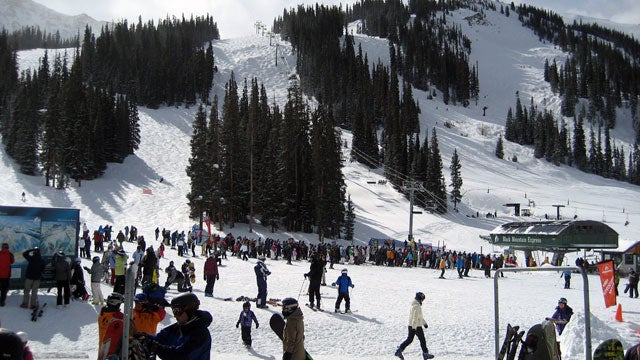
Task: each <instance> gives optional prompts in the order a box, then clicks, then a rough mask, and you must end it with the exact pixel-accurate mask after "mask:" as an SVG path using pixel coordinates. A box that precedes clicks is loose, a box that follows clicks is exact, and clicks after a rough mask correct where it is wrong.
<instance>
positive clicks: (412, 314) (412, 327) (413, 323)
mask: <svg viewBox="0 0 640 360" xmlns="http://www.w3.org/2000/svg"><path fill="white" fill-rule="evenodd" d="M425 298H426V296H425V295H424V293H422V292H417V293H416V296H415V298H414V300H413V302H411V310H410V311H409V335H407V339H406V340H405V341H403V342H402V344H400V346H398V349H397V350H396V352H395V354H394V355H395V356H397V357H399V358H400V359H404V356H402V352H403V351H404V349H405V348H406V347H407V346H409V344H411V342H413V338H414V337H415V336H416V335H417V336H418V340H420V347H421V348H422V358H423V359H424V360H426V359H431V358H433V355H431V354H429V349H428V348H427V341H426V340H425V338H424V330H422V328H423V327H424V328H425V329H426V328H428V327H429V325H427V322H426V321H425V320H424V317H423V316H422V302H423V301H424V299H425Z"/></svg>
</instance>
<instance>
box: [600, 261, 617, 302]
mask: <svg viewBox="0 0 640 360" xmlns="http://www.w3.org/2000/svg"><path fill="white" fill-rule="evenodd" d="M614 271H615V269H614V265H613V261H606V262H603V263H600V264H598V272H599V273H600V283H601V284H602V295H604V305H605V306H606V307H610V306H614V305H615V304H616V284H615V281H614V275H615V274H614Z"/></svg>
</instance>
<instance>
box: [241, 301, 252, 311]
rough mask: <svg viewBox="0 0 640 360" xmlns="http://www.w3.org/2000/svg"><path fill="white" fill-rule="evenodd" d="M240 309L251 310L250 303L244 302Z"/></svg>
mask: <svg viewBox="0 0 640 360" xmlns="http://www.w3.org/2000/svg"><path fill="white" fill-rule="evenodd" d="M242 307H243V308H246V307H248V308H249V309H251V303H250V302H248V301H245V302H244V304H242Z"/></svg>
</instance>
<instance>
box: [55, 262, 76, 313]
mask: <svg viewBox="0 0 640 360" xmlns="http://www.w3.org/2000/svg"><path fill="white" fill-rule="evenodd" d="M52 262H53V267H54V269H55V274H56V275H55V279H56V287H57V288H58V297H57V299H56V305H57V306H58V307H60V305H62V301H63V292H64V306H67V305H68V304H69V299H70V297H71V295H70V293H71V288H70V286H69V280H70V279H71V267H70V266H69V263H68V262H67V259H66V257H65V256H64V252H62V250H58V252H57V253H56V254H55V255H53V259H52Z"/></svg>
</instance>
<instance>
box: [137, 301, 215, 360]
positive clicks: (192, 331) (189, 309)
mask: <svg viewBox="0 0 640 360" xmlns="http://www.w3.org/2000/svg"><path fill="white" fill-rule="evenodd" d="M199 307H200V300H199V299H198V297H197V296H196V294H193V293H187V294H182V295H179V296H177V297H175V298H173V300H171V310H172V311H173V316H174V317H175V318H176V323H174V324H171V325H169V326H167V327H165V328H164V329H162V330H160V332H159V333H158V334H157V335H155V336H154V335H144V336H145V337H146V338H147V339H146V340H147V341H146V343H147V344H148V345H147V347H148V350H149V351H151V352H153V353H155V354H156V355H157V356H158V357H159V358H160V359H189V360H196V359H197V360H209V359H210V353H211V333H210V332H209V328H208V327H209V325H210V324H211V322H212V321H213V317H212V316H211V314H210V313H209V312H208V311H204V310H199Z"/></svg>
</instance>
